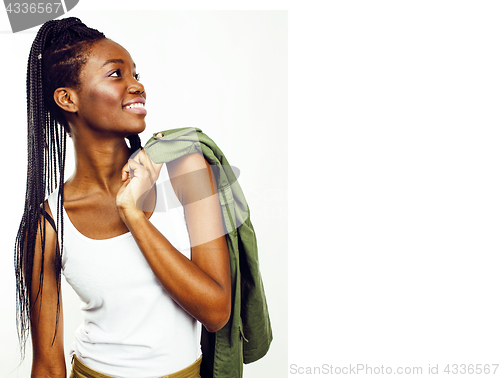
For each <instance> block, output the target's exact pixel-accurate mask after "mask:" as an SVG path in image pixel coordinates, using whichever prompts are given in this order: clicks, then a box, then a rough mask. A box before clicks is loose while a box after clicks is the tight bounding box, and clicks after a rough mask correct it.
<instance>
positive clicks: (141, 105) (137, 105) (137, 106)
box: [125, 102, 144, 109]
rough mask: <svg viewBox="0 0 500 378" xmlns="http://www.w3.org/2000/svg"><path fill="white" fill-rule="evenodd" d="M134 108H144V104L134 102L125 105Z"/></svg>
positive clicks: (126, 107)
mask: <svg viewBox="0 0 500 378" xmlns="http://www.w3.org/2000/svg"><path fill="white" fill-rule="evenodd" d="M135 108H143V109H144V104H143V103H142V102H134V103H133V104H130V105H127V106H125V109H135Z"/></svg>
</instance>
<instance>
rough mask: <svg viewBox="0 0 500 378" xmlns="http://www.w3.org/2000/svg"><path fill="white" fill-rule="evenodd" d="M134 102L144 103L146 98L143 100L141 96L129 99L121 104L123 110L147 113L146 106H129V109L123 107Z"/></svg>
mask: <svg viewBox="0 0 500 378" xmlns="http://www.w3.org/2000/svg"><path fill="white" fill-rule="evenodd" d="M136 103H142V104H146V100H144V99H143V98H142V97H137V98H134V99H133V100H132V101H129V102H127V103H126V104H125V105H123V110H126V111H128V112H132V113H136V114H147V113H148V112H147V110H146V108H129V109H126V108H125V107H126V106H128V105H131V104H136Z"/></svg>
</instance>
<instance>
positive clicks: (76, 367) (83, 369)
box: [69, 356, 201, 378]
mask: <svg viewBox="0 0 500 378" xmlns="http://www.w3.org/2000/svg"><path fill="white" fill-rule="evenodd" d="M71 364H72V369H71V374H70V376H69V378H113V377H112V376H111V375H106V374H102V373H99V372H97V371H95V370H92V369H91V368H89V367H88V366H86V365H84V364H83V363H82V362H81V361H80V360H79V359H78V358H76V356H73V362H72V363H71ZM200 365H201V357H200V358H198V359H197V360H196V361H195V362H193V363H192V364H191V365H189V366H188V367H186V368H184V369H182V370H179V371H177V372H175V373H172V374H169V375H164V376H163V377H160V378H200Z"/></svg>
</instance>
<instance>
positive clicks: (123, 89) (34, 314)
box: [16, 18, 231, 378]
mask: <svg viewBox="0 0 500 378" xmlns="http://www.w3.org/2000/svg"><path fill="white" fill-rule="evenodd" d="M27 90H28V93H27V97H28V178H27V194H26V205H25V210H24V215H23V219H22V222H21V225H20V228H19V232H18V236H17V240H16V273H17V285H18V329H19V334H20V338H21V345H22V347H24V345H25V342H26V338H27V336H28V334H29V333H30V332H31V337H32V341H33V365H32V376H33V377H51V378H56V377H65V376H66V362H65V356H64V346H63V312H62V303H61V292H60V273H61V271H62V272H63V274H64V275H65V277H66V279H67V281H68V282H69V283H70V285H71V286H72V287H73V288H74V289H75V291H76V292H77V294H78V295H79V296H80V298H81V299H82V302H83V304H82V310H83V312H84V323H83V324H82V325H81V326H80V327H79V328H78V330H77V332H76V335H75V343H74V345H73V348H72V352H71V354H72V356H73V357H72V364H73V368H72V373H71V376H72V377H108V376H117V377H136V378H137V377H164V376H170V375H171V374H173V375H172V377H179V378H180V377H186V378H187V377H198V376H199V365H200V359H201V351H200V324H201V325H203V326H204V327H205V328H206V329H207V330H208V331H209V332H215V331H217V330H219V329H221V328H222V327H223V326H224V324H225V323H226V322H227V320H228V318H229V316H230V311H231V286H230V268H229V257H228V247H227V243H226V239H225V237H224V236H223V235H224V231H223V224H222V217H221V209H220V204H219V201H218V196H217V195H213V196H208V197H206V196H204V197H205V198H203V199H201V200H200V196H199V193H200V192H203V193H205V192H206V191H207V190H209V191H212V193H214V194H216V190H217V189H216V188H215V187H214V186H213V184H212V182H213V181H212V177H211V175H212V171H211V169H210V166H209V165H208V163H207V162H206V160H205V159H204V157H203V155H201V154H197V153H194V154H190V155H186V156H183V157H181V158H179V159H177V160H174V161H173V162H171V163H168V164H154V163H153V162H152V161H151V160H150V159H149V157H148V156H147V154H146V153H145V152H144V151H140V152H139V153H138V154H134V155H132V153H133V152H134V151H136V150H138V149H139V148H140V140H139V137H138V136H137V134H139V133H141V132H142V131H143V130H144V129H145V116H146V107H145V104H146V93H145V90H144V86H143V84H142V83H141V82H140V81H139V76H138V74H137V72H136V67H135V64H134V61H133V60H132V58H131V56H130V55H129V53H128V52H127V50H125V49H124V48H123V47H122V46H120V45H119V44H117V43H115V42H113V41H111V40H109V39H107V38H106V37H105V36H104V35H103V34H102V33H100V32H98V31H96V30H94V29H90V28H88V27H87V26H85V25H84V24H83V23H82V22H81V21H80V20H78V19H76V18H68V19H62V20H55V21H49V22H47V23H45V24H44V25H43V26H42V27H41V28H40V30H39V32H38V34H37V37H36V39H35V41H34V42H33V45H32V49H31V52H30V57H29V63H28V79H27ZM66 134H68V135H70V137H71V138H72V141H73V144H74V149H75V171H74V173H73V175H72V176H71V177H70V178H69V179H68V180H67V181H66V182H65V181H64V175H63V173H64V161H65V152H66ZM126 138H127V139H128V140H129V144H130V147H129V146H128V145H127V143H126V141H125V139H126ZM200 170H205V171H206V172H207V174H206V175H205V177H207V179H206V180H200V179H199V178H200V177H201V176H200V175H199V174H197V175H195V177H196V181H192V182H190V180H189V179H188V180H186V179H183V180H169V178H170V179H171V178H173V177H176V176H181V175H182V176H183V177H189V173H190V172H194V171H197V172H199V171H200ZM160 181H161V182H162V183H163V185H154V184H155V182H160ZM176 182H178V184H176ZM168 183H171V184H168ZM169 185H170V186H169ZM56 186H57V189H55V187H56ZM54 189H55V190H54ZM168 189H170V190H171V191H172V193H175V195H174V196H173V197H174V201H178V202H179V206H177V207H176V206H175V204H174V206H171V205H172V204H168V206H167V205H166V204H165V201H172V196H170V197H169V196H168V195H167V193H165V191H168ZM47 195H48V197H47ZM167 197H168V198H170V199H168V200H167ZM181 205H182V206H181ZM167 207H168V208H169V209H171V208H174V209H173V210H168V211H165V210H164V211H160V210H159V209H161V208H163V209H166V208H167Z"/></svg>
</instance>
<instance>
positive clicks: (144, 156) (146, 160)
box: [134, 150, 152, 170]
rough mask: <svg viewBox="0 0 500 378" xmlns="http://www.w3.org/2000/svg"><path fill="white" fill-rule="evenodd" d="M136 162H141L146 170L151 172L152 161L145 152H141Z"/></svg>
mask: <svg viewBox="0 0 500 378" xmlns="http://www.w3.org/2000/svg"><path fill="white" fill-rule="evenodd" d="M134 160H135V161H137V162H139V163H140V164H142V165H144V166H145V167H146V169H149V170H151V168H152V161H151V159H150V158H149V156H148V155H147V154H146V152H144V150H141V151H140V152H139V153H138V154H137V155H136V156H135V157H134Z"/></svg>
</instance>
